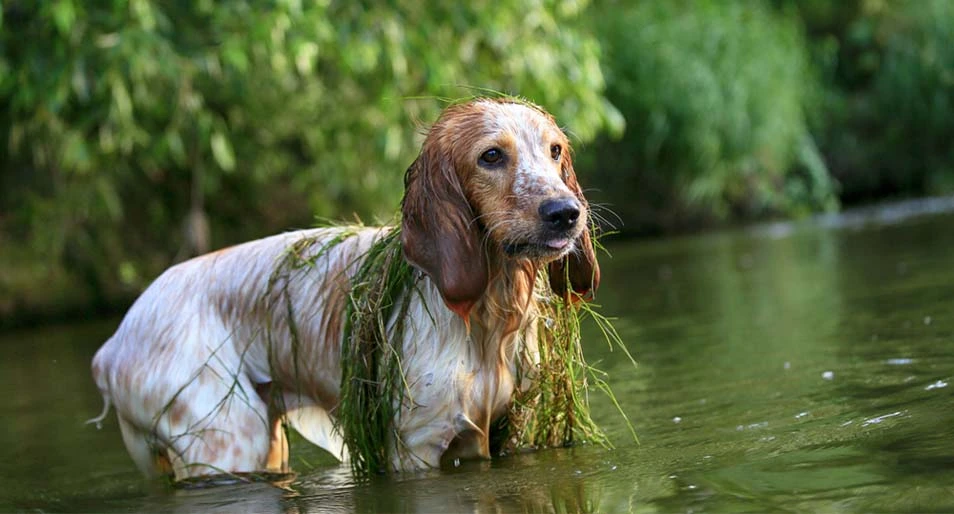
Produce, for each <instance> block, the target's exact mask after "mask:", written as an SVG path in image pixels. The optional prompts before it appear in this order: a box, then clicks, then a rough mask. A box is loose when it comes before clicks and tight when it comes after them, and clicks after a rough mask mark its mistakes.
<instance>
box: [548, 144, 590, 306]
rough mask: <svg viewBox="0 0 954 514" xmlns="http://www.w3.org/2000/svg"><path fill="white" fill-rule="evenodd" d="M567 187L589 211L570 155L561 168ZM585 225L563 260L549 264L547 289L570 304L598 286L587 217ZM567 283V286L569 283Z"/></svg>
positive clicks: (565, 154) (568, 154) (587, 297)
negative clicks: (548, 285)
mask: <svg viewBox="0 0 954 514" xmlns="http://www.w3.org/2000/svg"><path fill="white" fill-rule="evenodd" d="M561 171H562V173H563V177H564V180H565V181H566V185H567V186H568V187H569V188H570V190H571V191H573V194H575V195H576V198H577V199H578V200H579V201H580V204H582V205H583V207H584V208H586V209H589V204H588V203H587V202H586V198H584V197H583V190H582V189H581V188H580V184H579V182H577V180H576V172H575V171H574V170H573V162H572V160H571V158H570V152H564V157H563V164H562V169H561ZM587 223H588V224H587V226H586V228H585V229H584V230H583V233H581V234H580V237H579V238H578V239H577V240H576V243H575V246H576V248H575V249H574V250H573V252H571V253H570V254H569V255H567V256H566V257H563V258H561V259H557V260H555V261H553V262H551V263H550V269H549V272H550V288H551V289H553V292H554V293H556V294H557V295H559V296H561V297H562V298H564V299H567V300H569V301H571V302H576V301H579V300H592V299H593V296H594V295H595V294H596V288H597V287H599V285H600V264H599V262H597V260H596V252H595V251H594V249H593V240H592V234H591V233H590V226H589V217H587ZM568 282H569V283H568Z"/></svg>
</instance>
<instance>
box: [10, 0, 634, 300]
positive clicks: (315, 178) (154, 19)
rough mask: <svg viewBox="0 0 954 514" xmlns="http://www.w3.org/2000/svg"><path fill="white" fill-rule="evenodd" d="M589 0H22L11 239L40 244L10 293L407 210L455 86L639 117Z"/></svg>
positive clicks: (585, 121)
mask: <svg viewBox="0 0 954 514" xmlns="http://www.w3.org/2000/svg"><path fill="white" fill-rule="evenodd" d="M583 6H584V4H583V3H582V2H574V1H564V2H554V1H544V2H538V1H531V0H508V1H502V2H493V3H491V2H471V3H466V2H465V3H463V4H449V3H446V2H439V1H418V0H407V1H398V2H388V3H383V2H373V1H366V2H331V1H319V2H299V1H294V0H277V1H273V2H257V1H253V0H230V1H220V2H213V1H211V0H198V1H195V2H159V1H153V0H119V1H112V0H110V1H106V0H98V1H80V0H51V1H45V2H33V1H32V0H23V1H17V0H4V1H3V2H0V141H2V142H3V144H2V145H0V147H2V150H0V152H2V153H0V246H7V247H9V246H25V247H28V249H29V251H26V252H15V254H16V256H13V255H14V253H13V252H7V254H6V255H5V256H3V257H0V259H6V260H10V259H18V263H16V264H13V263H6V264H10V265H9V266H0V293H2V294H0V296H4V297H6V296H7V293H9V294H11V295H13V294H15V293H16V292H17V291H19V290H20V289H21V287H23V286H26V285H27V284H24V283H22V282H27V283H29V281H25V280H24V279H22V278H20V277H22V276H23V275H24V274H22V273H18V272H16V271H7V270H17V269H20V270H22V269H23V268H24V267H30V268H33V267H36V268H37V270H36V273H35V275H43V274H44V273H43V268H45V269H46V271H47V272H49V273H54V272H56V271H57V270H61V269H62V268H66V270H67V272H68V273H69V274H71V275H73V276H76V277H81V278H82V282H83V283H84V284H85V285H86V286H88V287H92V288H94V289H95V290H96V291H98V295H99V296H101V297H112V296H114V295H115V294H118V293H121V292H122V291H117V290H116V289H117V288H119V289H120V290H136V289H137V288H140V287H142V285H143V284H144V283H146V282H147V281H148V280H150V279H151V277H153V276H155V274H156V273H157V272H158V271H159V270H161V269H162V268H163V267H165V266H167V265H168V264H169V263H170V262H171V261H172V260H174V259H181V258H184V257H188V256H191V255H193V254H195V253H198V252H202V251H205V250H206V249H208V248H209V247H218V246H222V245H224V244H229V243H233V242H236V241H239V240H242V239H248V238H252V237H258V236H261V235H263V234H266V233H269V232H274V231H277V230H282V229H287V228H291V227H301V226H310V225H312V224H313V222H314V217H315V216H319V217H333V218H340V217H347V218H351V217H353V216H354V214H357V215H360V216H362V217H364V218H365V219H368V218H372V217H374V216H382V217H386V218H390V217H391V216H392V215H393V213H394V212H396V208H397V205H398V202H399V200H400V197H401V194H402V191H403V187H402V179H403V171H404V169H405V168H406V166H407V165H408V164H409V163H410V162H411V160H412V159H413V158H414V156H415V155H416V152H417V150H418V148H419V142H420V133H421V132H423V130H424V129H425V128H426V127H427V125H428V124H429V123H430V122H432V121H433V120H434V119H435V117H436V115H437V113H438V112H439V111H440V109H441V107H442V106H443V105H445V103H446V100H444V99H445V98H448V97H449V98H458V97H461V96H470V95H476V94H483V93H486V92H487V91H488V90H493V91H501V92H506V93H513V94H520V95H523V96H526V97H528V98H532V99H533V100H534V101H535V102H537V103H539V104H542V105H544V106H546V107H547V108H548V109H550V110H551V111H552V112H553V113H554V114H555V115H557V116H558V117H559V118H560V119H561V120H562V121H563V122H565V123H567V124H568V125H569V126H572V127H573V131H574V132H575V133H576V134H577V135H578V136H579V137H580V138H581V139H583V140H587V139H591V138H592V137H593V136H594V135H595V134H596V133H597V132H598V131H600V130H602V129H603V128H604V127H605V126H607V124H610V123H617V124H619V123H620V121H619V114H618V113H617V112H616V111H615V110H614V109H613V108H612V107H611V106H610V105H609V103H608V102H606V101H605V99H604V98H603V96H602V95H601V91H602V89H603V78H602V74H601V70H600V66H599V60H598V57H599V53H598V44H597V42H596V40H595V39H594V38H592V37H591V36H589V35H587V34H586V33H584V32H583V31H581V30H578V29H577V28H574V27H575V24H574V23H573V20H574V18H576V17H578V16H579V13H580V10H581V9H582V8H583ZM470 85H478V86H480V88H481V89H470V88H469V87H467V86H470ZM460 86H464V87H460ZM484 88H486V89H484ZM35 257H41V259H40V260H39V261H40V262H42V263H43V264H40V263H38V262H37V259H36V258H35ZM30 275H31V276H32V275H34V274H33V273H31V274H30ZM16 302H17V300H12V301H9V302H8V303H12V304H15V303H16ZM2 303H3V302H0V304H2ZM2 307H3V306H2V305H0V308H2ZM12 308H13V307H11V309H12Z"/></svg>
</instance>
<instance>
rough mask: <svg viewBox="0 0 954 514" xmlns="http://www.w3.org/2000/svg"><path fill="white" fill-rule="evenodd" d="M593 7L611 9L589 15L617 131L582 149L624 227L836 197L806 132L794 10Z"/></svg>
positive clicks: (807, 67)
mask: <svg viewBox="0 0 954 514" xmlns="http://www.w3.org/2000/svg"><path fill="white" fill-rule="evenodd" d="M602 8H603V9H606V10H609V9H612V10H613V11H614V12H613V13H612V14H611V15H604V14H605V13H601V11H600V8H598V7H595V8H594V9H592V10H591V13H592V17H591V18H592V20H593V23H594V25H595V27H596V33H597V34H599V36H600V38H601V41H602V42H603V44H604V47H605V52H606V54H605V56H604V60H603V62H604V66H605V68H606V74H607V77H608V88H607V97H608V98H609V99H610V101H611V102H612V103H613V104H614V105H616V106H617V107H618V108H619V110H620V112H622V114H623V116H624V118H625V119H626V130H625V133H624V134H623V137H622V138H621V139H619V140H612V139H610V138H603V139H601V140H600V141H599V142H597V143H595V144H593V145H591V147H589V148H587V150H586V154H587V158H588V160H587V161H586V164H585V166H586V167H587V168H592V171H593V174H594V175H595V176H596V177H597V178H596V183H597V186H598V187H599V188H600V189H601V192H599V193H594V196H596V197H597V198H600V199H602V200H603V201H604V202H606V203H608V204H610V206H611V209H612V210H614V211H615V212H616V213H617V214H618V215H619V216H620V217H621V218H622V219H623V220H624V225H623V229H624V230H625V231H645V230H654V229H657V228H659V227H660V226H661V227H663V228H667V227H668V228H674V227H678V226H684V225H687V224H696V223H698V222H699V221H700V220H705V219H725V218H727V217H730V216H737V217H738V216H745V217H753V216H765V215H768V214H773V213H778V214H787V215H797V214H802V213H807V212H810V211H813V210H818V209H831V208H834V207H836V206H837V200H836V197H835V191H834V187H833V184H832V182H831V181H830V179H829V176H828V171H827V169H826V167H825V165H824V163H823V161H822V160H821V159H820V156H819V154H818V152H817V150H816V149H815V144H814V142H813V139H812V137H811V135H810V133H809V130H808V124H807V115H808V112H807V111H809V110H811V109H813V108H814V107H815V106H816V99H817V96H816V94H817V83H816V81H815V75H814V74H813V73H812V68H811V63H810V60H809V56H808V53H807V51H806V45H805V41H804V39H803V38H802V34H801V32H800V30H799V26H798V24H797V23H796V20H795V19H793V18H792V17H791V16H784V15H780V14H779V13H778V12H776V11H773V10H772V9H770V8H769V7H768V6H767V5H766V4H763V3H757V2H749V1H722V0H712V1H707V0H698V1H676V2H639V3H635V4H634V5H632V6H623V5H616V4H611V5H603V6H602ZM617 11H618V12H617Z"/></svg>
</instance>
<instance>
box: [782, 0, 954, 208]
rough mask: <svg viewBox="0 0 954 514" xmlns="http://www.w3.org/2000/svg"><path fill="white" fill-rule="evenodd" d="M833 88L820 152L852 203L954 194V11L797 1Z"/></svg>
mask: <svg viewBox="0 0 954 514" xmlns="http://www.w3.org/2000/svg"><path fill="white" fill-rule="evenodd" d="M790 7H792V8H793V9H795V10H797V12H798V14H799V16H800V18H801V19H802V20H803V21H804V23H805V25H806V27H807V28H808V30H809V33H810V34H811V40H812V43H813V44H812V50H813V53H814V55H815V62H816V63H817V69H818V70H819V72H820V76H821V80H822V84H823V86H824V88H825V95H824V111H823V115H822V116H819V119H818V120H816V121H817V122H816V123H815V126H816V128H815V132H816V134H817V138H818V140H819V146H820V148H821V149H822V153H823V155H824V157H825V161H826V162H827V163H828V165H829V168H830V169H831V171H832V175H833V176H834V178H835V179H836V180H837V181H838V182H839V183H840V184H841V197H842V199H843V201H844V202H845V203H849V204H850V203H859V202H870V201H874V200H879V199H884V198H891V197H911V196H924V195H940V194H951V193H952V192H954V146H952V145H951V141H952V140H954V2H950V1H948V0H919V1H906V2H874V1H862V0H850V1H845V2H834V1H827V0H809V1H805V2H791V6H790Z"/></svg>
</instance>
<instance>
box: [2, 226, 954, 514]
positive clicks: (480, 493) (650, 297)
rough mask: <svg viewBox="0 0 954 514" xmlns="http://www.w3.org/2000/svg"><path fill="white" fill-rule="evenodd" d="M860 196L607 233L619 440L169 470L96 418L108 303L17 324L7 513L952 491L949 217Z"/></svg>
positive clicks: (725, 507) (815, 501)
mask: <svg viewBox="0 0 954 514" xmlns="http://www.w3.org/2000/svg"><path fill="white" fill-rule="evenodd" d="M852 216H854V218H852V217H851V216H849V217H846V218H845V220H843V221H842V222H836V221H833V220H831V219H825V220H822V222H820V223H815V224H809V225H803V226H799V225H767V226H763V227H758V228H756V229H750V230H745V231H737V232H731V233H719V234H709V235H703V236H697V237H687V238H679V239H671V240H660V241H650V242H634V243H625V244H617V245H615V246H612V247H611V248H610V249H611V251H612V253H613V258H612V259H604V260H603V268H604V285H603V288H602V289H601V291H600V298H599V300H600V302H601V303H602V304H603V306H604V312H605V313H607V314H610V315H613V316H616V317H617V318H618V320H617V321H616V326H617V328H618V329H619V330H620V332H621V334H622V336H623V338H624V340H625V341H626V343H627V344H628V345H629V348H630V350H631V351H632V352H633V354H634V355H635V356H636V358H637V360H639V363H640V364H639V367H638V368H637V369H633V368H632V367H631V366H630V365H629V363H628V362H627V360H626V359H625V358H622V356H621V355H618V354H613V353H609V351H608V349H607V348H606V347H605V346H604V345H602V344H601V343H595V344H593V345H591V346H590V347H588V348H587V352H588V357H589V359H590V360H591V362H594V363H597V365H598V367H600V368H601V369H604V370H606V371H608V372H609V373H610V377H611V385H612V386H613V388H614V390H615V391H616V394H617V397H618V398H619V399H620V401H621V403H622V404H623V406H624V408H625V410H626V411H627V413H628V414H629V416H630V418H631V419H632V420H633V422H634V424H635V426H636V429H637V432H638V433H639V436H640V441H641V444H640V445H636V444H635V443H633V442H632V441H631V440H630V439H629V437H628V435H627V430H626V428H625V425H624V424H623V423H622V421H621V420H620V418H619V417H618V415H616V414H615V412H614V410H613V408H612V406H611V405H610V404H609V402H607V401H605V399H603V398H600V397H599V396H595V397H594V398H593V402H594V408H595V410H596V415H597V418H598V420H600V421H601V422H602V423H603V424H604V426H606V427H608V429H609V432H610V434H611V436H613V439H614V440H615V441H616V442H617V443H618V448H616V449H614V450H606V449H602V448H598V447H591V446H582V447H577V448H573V449H568V450H552V451H545V452H536V453H534V452H530V453H525V454H521V455H517V456H513V457H509V458H505V459H498V460H495V461H493V462H490V463H487V462H484V463H467V464H464V465H463V466H461V467H460V468H457V469H453V470H444V471H434V472H428V473H420V474H408V475H402V476H399V477H391V478H387V477H380V478H376V479H374V480H370V481H367V482H357V483H356V482H355V481H354V480H352V478H351V477H350V475H349V473H348V470H347V468H346V467H343V466H335V465H334V464H332V463H331V461H330V460H329V459H328V458H327V456H325V455H323V454H322V453H321V451H320V450H317V449H314V448H312V447H309V446H307V444H305V443H301V442H297V443H295V444H294V450H293V463H294V466H295V467H296V469H297V470H298V471H299V477H298V480H297V481H295V482H294V483H293V484H291V485H290V486H288V488H286V489H282V488H278V487H273V486H271V485H268V484H262V483H256V484H242V485H235V486H226V487H219V488H213V489H204V490H197V491H183V490H176V489H172V488H170V487H168V486H166V485H164V484H160V483H150V482H145V481H144V480H142V479H141V478H140V477H139V475H138V473H137V472H136V471H135V469H134V468H133V465H132V462H131V461H130V460H129V458H128V456H127V455H126V454H125V450H124V449H123V447H122V443H121V440H120V436H119V432H118V429H117V427H116V422H115V421H114V418H110V421H109V422H107V423H105V424H104V426H103V428H102V430H96V429H95V428H94V427H92V426H85V425H83V421H84V420H85V419H87V418H89V417H92V416H93V415H95V414H97V413H98V412H99V410H100V408H101V404H100V398H99V396H98V395H97V394H96V391H95V388H94V386H93V384H92V382H91V380H90V378H89V368H88V364H89V359H90V358H91V356H92V354H93V353H94V352H95V350H96V348H97V347H98V346H99V345H100V344H101V342H102V341H103V340H104V339H105V338H106V337H108V335H109V334H110V333H111V332H112V331H113V329H114V328H115V323H116V322H115V321H109V322H100V323H92V324H86V325H81V326H70V327H51V328H45V329H39V330H29V331H19V332H14V333H9V334H4V335H3V336H2V338H0V352H2V361H0V387H2V391H3V392H4V393H5V394H4V395H3V400H0V415H2V417H3V419H4V423H3V424H2V425H0V470H2V476H3V478H4V480H3V481H2V482H0V511H8V510H44V511H153V512H234V511H255V512H295V513H302V512H318V511H321V512H354V511H359V512H364V511H412V512H435V511H441V512H444V511H466V512H491V511H492V512H498V511H507V512H509V511H534V512H536V511H542V512H579V511H596V512H626V511H640V512H652V511H660V512H670V511H686V510H700V509H701V510H707V511H735V510H750V511H752V510H754V511H764V510H778V509H783V508H784V509H792V510H807V511H815V510H848V511H869V510H877V511H884V510H893V511H924V510H935V511H936V510H947V511H950V510H954V486H952V485H951V484H954V445H952V444H951V442H952V441H954V409H952V408H951V399H952V392H954V302H952V298H954V266H952V265H951V264H952V261H951V257H950V256H951V255H954V231H952V230H950V229H949V227H950V226H951V225H952V224H954V216H951V215H932V216H926V217H919V218H914V219H907V220H905V221H901V222H898V221H897V219H896V217H894V216H888V217H884V216H880V215H878V214H877V213H875V214H872V215H870V216H868V217H866V218H865V217H861V218H859V216H858V215H852ZM859 219H862V221H864V220H868V221H872V220H873V221H878V220H881V221H882V222H881V223H874V224H872V223H869V222H862V221H858V220H859ZM885 219H888V220H889V221H891V222H890V223H888V224H885V223H883V221H884V220H885ZM592 339H593V340H594V341H598V338H597V337H593V338H592Z"/></svg>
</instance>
